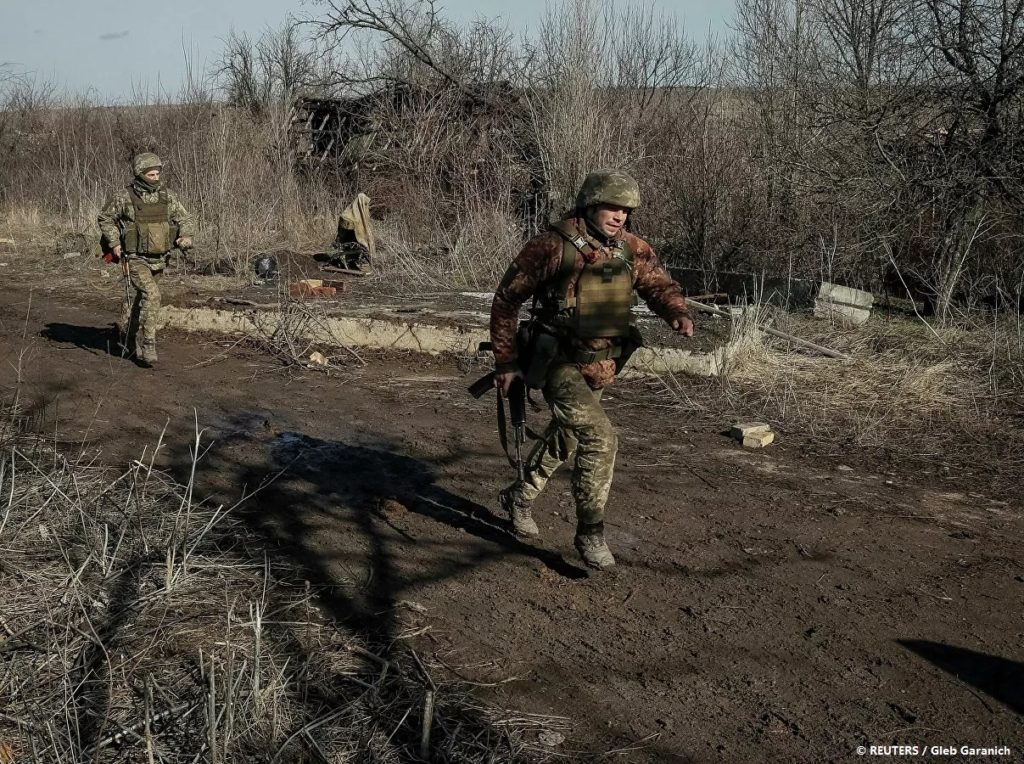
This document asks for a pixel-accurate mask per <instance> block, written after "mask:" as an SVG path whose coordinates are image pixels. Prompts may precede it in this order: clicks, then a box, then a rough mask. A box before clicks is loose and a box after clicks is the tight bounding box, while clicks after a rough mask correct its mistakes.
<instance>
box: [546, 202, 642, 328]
mask: <svg viewBox="0 0 1024 764" xmlns="http://www.w3.org/2000/svg"><path fill="white" fill-rule="evenodd" d="M553 230H554V231H555V232H557V233H558V235H559V236H561V237H562V239H563V247H562V265H561V267H560V268H559V270H558V276H557V277H556V280H555V285H554V291H553V293H552V294H550V295H549V296H548V298H547V299H546V300H545V301H544V302H546V303H547V304H548V305H549V306H550V307H551V308H556V310H557V314H556V318H555V324H556V326H558V328H559V329H561V330H562V331H564V332H565V333H566V334H568V335H569V336H571V337H572V338H573V339H579V340H588V339H596V338H608V339H615V338H622V337H626V336H628V335H629V329H630V325H631V323H632V316H631V314H630V309H631V308H632V306H633V253H632V252H631V251H630V249H629V247H628V246H626V244H625V242H623V241H622V240H621V239H617V240H615V242H614V243H613V245H612V249H613V254H612V256H611V257H608V258H601V259H599V260H597V261H596V262H593V263H590V262H587V260H586V257H584V265H583V270H582V271H581V272H579V274H577V273H576V253H577V252H579V253H580V254H583V255H587V254H589V253H590V252H592V251H594V249H595V248H594V247H593V245H591V244H590V242H589V241H587V239H586V238H584V237H583V236H581V235H580V234H579V233H578V232H577V231H576V229H575V228H573V226H572V225H570V224H569V223H567V222H562V223H557V224H555V225H554V226H553ZM556 306H557V307H556Z"/></svg>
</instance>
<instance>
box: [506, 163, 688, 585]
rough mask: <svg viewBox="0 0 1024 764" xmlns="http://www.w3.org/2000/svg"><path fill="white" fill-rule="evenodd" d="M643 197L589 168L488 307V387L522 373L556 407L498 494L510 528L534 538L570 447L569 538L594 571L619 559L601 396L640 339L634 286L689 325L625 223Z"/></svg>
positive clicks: (684, 330) (653, 305)
mask: <svg viewBox="0 0 1024 764" xmlns="http://www.w3.org/2000/svg"><path fill="white" fill-rule="evenodd" d="M639 205H640V190H639V186H638V185H637V183H636V181H635V180H634V179H633V178H631V177H630V176H629V175H627V174H626V173H624V172H620V171H618V170H599V171H597V172H593V173H591V174H590V175H588V176H587V178H586V180H584V182H583V185H582V186H581V188H580V190H579V194H578V196H577V199H576V207H575V209H574V210H573V212H572V213H571V214H570V216H569V217H568V218H567V219H565V220H562V221H561V222H559V223H557V224H555V225H554V226H552V228H551V230H550V231H547V232H545V233H543V234H540V235H539V236H536V237H534V238H533V239H531V240H530V241H529V242H527V244H526V246H525V247H524V248H523V249H522V251H521V252H520V253H519V255H518V256H517V257H516V258H515V260H514V261H513V263H512V264H511V265H510V266H509V268H508V270H507V271H506V272H505V276H504V277H503V278H502V280H501V283H500V284H499V286H498V289H497V291H496V292H495V295H494V302H493V304H492V306H491V321H490V326H491V345H492V349H493V352H494V360H495V374H494V384H495V386H497V387H498V388H499V389H500V390H501V392H502V393H503V394H505V395H507V394H508V391H509V389H510V387H511V386H512V385H513V383H514V382H515V381H516V379H517V378H519V377H523V376H525V378H526V382H527V385H528V386H530V387H539V388H540V389H541V390H542V392H543V395H544V399H545V401H546V402H547V404H548V406H549V407H550V408H551V422H550V424H549V425H548V427H547V429H546V430H545V432H544V434H543V436H542V437H541V438H540V439H538V440H537V442H536V444H535V446H534V448H533V449H532V451H531V452H530V454H529V456H528V457H527V460H526V466H525V469H524V475H523V478H522V479H521V480H520V479H517V480H516V481H515V482H514V483H513V484H512V485H510V486H509V487H508V488H506V489H505V490H503V491H501V492H500V494H499V499H500V502H501V506H502V508H503V509H504V510H505V511H506V512H508V513H509V515H510V517H511V520H512V526H513V529H514V530H515V532H516V533H517V534H519V535H524V536H536V535H538V533H539V529H538V527H537V523H536V522H535V521H534V519H533V515H532V510H531V507H532V502H533V500H534V499H535V498H536V497H537V495H538V494H540V492H541V491H542V490H543V489H544V486H545V485H546V484H547V482H548V480H549V479H550V478H551V476H552V474H554V472H555V470H556V469H558V467H559V466H560V465H561V464H562V463H563V462H564V461H566V460H567V459H569V458H570V457H571V456H572V455H573V453H574V452H575V465H574V468H573V474H572V491H573V497H574V499H575V502H576V521H577V525H576V537H575V540H574V544H575V546H576V549H577V551H578V552H579V553H580V556H581V557H582V558H583V561H584V562H585V563H586V564H587V565H588V566H590V567H594V568H607V567H610V566H611V565H614V564H615V558H614V557H613V555H612V553H611V551H610V550H609V548H608V545H607V543H606V541H605V535H604V518H605V503H606V502H607V500H608V492H609V489H610V488H611V483H612V472H613V469H614V466H615V453H616V448H617V441H616V435H615V430H614V428H613V426H612V423H611V421H609V419H608V415H607V414H606V413H605V412H604V409H603V408H602V406H601V393H602V390H603V389H604V388H605V387H606V386H607V385H609V384H611V383H612V381H613V380H614V378H615V375H616V374H617V373H618V371H620V370H621V368H622V365H623V364H624V363H625V361H626V360H627V359H628V357H629V355H630V354H631V353H632V351H633V350H635V349H636V348H637V347H639V346H640V344H641V342H642V340H641V339H640V337H639V334H638V332H637V330H636V328H635V327H634V326H633V324H632V322H631V314H630V309H631V306H632V303H633V292H634V290H635V291H636V292H637V293H638V294H639V295H640V297H641V298H643V299H644V300H645V301H646V303H647V305H648V306H649V307H650V309H651V310H652V311H654V313H656V314H657V315H658V316H660V317H661V318H662V319H664V320H665V321H666V322H667V323H668V324H669V325H671V326H672V328H673V329H675V330H676V331H677V332H679V333H680V334H682V335H684V336H687V337H689V336H692V334H693V320H692V317H691V315H690V313H689V311H688V309H687V306H686V300H685V298H684V297H683V295H682V293H681V292H680V289H679V284H677V283H676V282H675V281H673V280H672V278H671V276H670V275H669V274H668V271H666V269H665V267H664V266H663V265H662V264H661V263H660V262H659V261H658V257H657V255H655V253H654V250H653V249H652V248H651V246H650V245H649V244H648V243H647V242H646V241H644V240H643V239H641V238H639V237H637V236H634V235H633V234H631V233H628V232H627V231H626V230H625V224H626V221H627V218H628V216H629V213H630V212H631V211H632V210H634V209H636V208H637V207H638V206H639ZM530 298H533V308H532V312H531V320H530V321H529V322H528V323H527V324H525V325H524V326H523V327H519V309H520V307H521V306H522V305H523V303H525V302H526V301H527V300H528V299H530Z"/></svg>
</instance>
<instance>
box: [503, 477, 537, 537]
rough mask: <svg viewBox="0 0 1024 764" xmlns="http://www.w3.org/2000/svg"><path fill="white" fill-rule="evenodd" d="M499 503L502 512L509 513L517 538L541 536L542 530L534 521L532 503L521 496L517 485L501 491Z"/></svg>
mask: <svg viewBox="0 0 1024 764" xmlns="http://www.w3.org/2000/svg"><path fill="white" fill-rule="evenodd" d="M498 501H499V502H500V503H501V508H502V510H504V511H505V512H508V517H509V519H510V520H511V521H512V530H513V531H515V534H516V535H517V536H539V535H540V528H538V527H537V523H536V522H534V520H533V512H532V511H531V509H530V502H528V501H526V500H525V499H523V498H522V497H521V496H520V495H519V493H518V492H517V491H516V490H515V485H510V486H509V487H508V488H506V489H504V490H503V491H499V492H498Z"/></svg>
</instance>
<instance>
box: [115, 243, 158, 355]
mask: <svg viewBox="0 0 1024 764" xmlns="http://www.w3.org/2000/svg"><path fill="white" fill-rule="evenodd" d="M127 262H128V279H129V281H130V282H131V286H130V287H129V288H128V289H126V290H125V296H124V299H122V300H121V319H120V321H119V322H118V328H119V329H120V331H121V336H122V338H123V339H124V346H125V347H126V348H134V349H135V350H136V351H138V347H139V346H140V345H141V344H142V342H143V341H147V340H148V341H149V342H155V341H156V330H157V328H158V321H159V318H160V284H159V281H160V276H162V275H163V272H164V266H165V265H166V262H165V261H164V260H163V259H162V258H161V259H159V260H157V259H152V260H150V259H143V258H139V257H129V258H128V261H127Z"/></svg>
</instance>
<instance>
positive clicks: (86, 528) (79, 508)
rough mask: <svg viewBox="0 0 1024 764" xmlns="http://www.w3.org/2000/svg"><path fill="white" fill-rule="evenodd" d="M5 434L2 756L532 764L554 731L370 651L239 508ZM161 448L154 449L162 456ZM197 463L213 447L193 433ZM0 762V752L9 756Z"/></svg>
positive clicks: (0, 475)
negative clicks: (271, 550) (275, 555)
mask: <svg viewBox="0 0 1024 764" xmlns="http://www.w3.org/2000/svg"><path fill="white" fill-rule="evenodd" d="M15 422H16V418H15V417H6V418H5V419H4V420H3V422H2V424H0V430H2V432H0V493H2V495H3V500H2V502H0V589H2V591H3V593H4V596H3V600H2V605H0V697H2V698H3V705H2V707H0V751H6V752H7V753H8V754H10V756H9V758H10V757H13V760H14V761H18V762H39V763H40V764H42V763H43V762H46V764H53V763H54V762H72V761H74V762H79V761H95V762H104V761H111V762H112V761H119V762H149V763H150V764H151V763H152V762H197V761H208V762H250V761H251V762H299V761H302V762H311V761H321V762H327V761H349V760H358V761H378V762H398V761H410V760H419V759H420V757H422V756H424V755H427V756H429V757H431V760H436V761H459V762H468V761H481V762H482V761H487V762H508V761H526V760H530V761H537V760H542V759H543V758H545V749H544V748H543V746H541V745H540V744H539V743H538V742H537V734H538V733H539V732H541V731H543V730H545V729H549V728H551V727H552V726H553V727H555V728H557V727H560V726H562V725H563V724H564V721H563V720H559V719H542V718H540V717H536V716H532V715H522V714H520V715H508V714H504V713H502V712H500V711H498V710H497V709H493V708H488V707H485V706H483V705H482V704H480V703H478V702H476V701H474V699H473V698H472V696H471V695H469V694H468V693H467V692H466V691H465V690H464V689H463V687H462V686H461V685H459V684H455V683H451V682H448V681H443V680H441V679H439V678H435V677H438V676H441V675H442V671H441V669H440V668H438V667H436V666H433V665H432V664H431V663H430V662H429V661H427V660H425V659H422V658H421V657H420V656H418V655H416V654H415V652H414V651H412V650H411V649H409V648H404V649H403V648H402V647H398V648H395V649H393V650H392V652H391V654H389V655H378V654H374V653H372V652H370V651H368V650H367V649H366V648H365V647H364V646H363V645H361V644H359V643H358V641H357V640H355V639H353V638H352V637H350V636H348V635H347V634H346V633H345V632H344V631H343V630H342V629H341V628H340V627H339V626H338V625H337V624H335V623H333V622H332V621H331V620H330V619H329V618H327V617H326V616H325V615H324V613H323V612H322V611H321V610H320V608H319V607H318V606H317V592H316V591H315V590H313V589H311V587H310V586H309V584H308V582H305V581H303V580H302V579H301V576H300V575H299V574H298V571H296V570H293V569H290V568H289V567H288V566H287V565H285V564H282V563H281V562H279V561H278V560H275V559H272V558H271V557H270V556H268V554H267V553H266V551H265V550H264V548H263V547H262V546H261V545H260V543H259V540H258V539H257V538H255V537H254V536H253V535H252V534H251V533H250V532H249V531H248V530H247V529H246V527H245V526H244V524H243V523H242V522H241V521H240V519H239V517H238V516H237V515H236V509H237V507H224V506H210V505H207V504H203V503H202V502H199V501H197V500H196V498H195V497H194V496H193V489H192V483H191V482H189V483H187V484H184V485H183V484H180V483H178V482H176V481H175V480H173V479H172V478H171V477H170V476H169V475H167V474H165V473H162V472H160V471H159V470H155V469H153V467H152V460H153V454H154V453H155V451H147V452H144V453H143V454H142V455H141V456H140V458H139V459H138V460H136V461H133V462H132V463H131V465H130V466H129V467H128V469H127V470H125V471H123V472H117V471H112V470H110V469H109V468H106V467H103V466H100V465H98V464H95V463H93V462H90V461H89V460H88V459H86V458H83V457H81V456H79V457H78V458H74V459H69V458H67V457H66V456H65V455H63V454H61V453H58V452H56V451H54V450H53V449H51V448H49V447H48V446H47V445H45V444H44V443H42V442H40V441H38V440H35V439H32V438H29V437H25V436H20V435H18V434H17V432H16V427H15ZM157 447H158V448H159V447H160V444H157ZM191 448H192V454H193V456H194V462H193V475H194V474H195V463H196V462H197V461H198V458H199V456H200V455H201V454H202V453H203V451H204V449H205V445H204V444H203V443H202V441H201V437H200V435H199V434H198V433H197V437H196V440H195V442H194V443H193V444H192V447H191ZM5 746H6V748H5Z"/></svg>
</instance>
